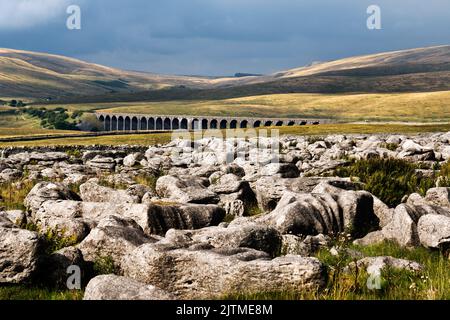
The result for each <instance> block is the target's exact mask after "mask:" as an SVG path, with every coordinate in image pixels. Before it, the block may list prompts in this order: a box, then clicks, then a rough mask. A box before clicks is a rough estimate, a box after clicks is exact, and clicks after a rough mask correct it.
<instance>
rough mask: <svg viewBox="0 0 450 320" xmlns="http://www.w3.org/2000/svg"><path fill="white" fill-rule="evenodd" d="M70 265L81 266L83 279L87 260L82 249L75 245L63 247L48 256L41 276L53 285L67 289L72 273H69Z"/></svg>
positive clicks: (41, 269) (42, 267)
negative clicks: (84, 258)
mask: <svg viewBox="0 0 450 320" xmlns="http://www.w3.org/2000/svg"><path fill="white" fill-rule="evenodd" d="M70 266H77V267H79V268H80V271H81V273H82V274H81V276H82V279H81V280H83V275H84V270H85V261H84V260H83V255H82V253H81V251H80V250H79V249H77V248H75V247H66V248H63V249H61V250H58V251H56V252H54V253H52V254H51V255H50V256H49V257H47V258H46V259H45V261H44V263H43V265H42V266H41V267H40V277H41V279H43V280H44V281H45V282H46V283H47V284H49V285H51V286H52V287H58V288H64V289H67V280H68V278H69V277H70V275H71V273H68V268H69V267H70ZM69 271H70V270H69Z"/></svg>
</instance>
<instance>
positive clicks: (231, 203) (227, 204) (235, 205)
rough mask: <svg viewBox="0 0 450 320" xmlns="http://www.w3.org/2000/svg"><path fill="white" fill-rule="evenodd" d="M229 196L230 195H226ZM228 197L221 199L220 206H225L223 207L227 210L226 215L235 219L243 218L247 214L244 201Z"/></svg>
mask: <svg viewBox="0 0 450 320" xmlns="http://www.w3.org/2000/svg"><path fill="white" fill-rule="evenodd" d="M226 196H228V195H226ZM227 198H228V197H222V196H221V197H220V202H219V205H221V204H223V205H222V207H223V209H224V210H225V214H226V215H230V216H234V217H242V216H243V215H244V213H245V205H244V202H243V201H242V200H239V199H235V198H234V197H233V199H227Z"/></svg>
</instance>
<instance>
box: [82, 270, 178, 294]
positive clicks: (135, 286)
mask: <svg viewBox="0 0 450 320" xmlns="http://www.w3.org/2000/svg"><path fill="white" fill-rule="evenodd" d="M175 299H176V298H175V296H174V295H172V294H170V293H168V292H167V291H164V290H161V289H159V288H157V287H155V286H152V285H147V284H143V283H140V282H138V281H136V280H133V279H130V278H127V277H120V276H116V275H112V274H111V275H101V276H97V277H95V278H93V279H92V280H91V281H89V283H88V285H87V287H86V289H85V291H84V297H83V300H175Z"/></svg>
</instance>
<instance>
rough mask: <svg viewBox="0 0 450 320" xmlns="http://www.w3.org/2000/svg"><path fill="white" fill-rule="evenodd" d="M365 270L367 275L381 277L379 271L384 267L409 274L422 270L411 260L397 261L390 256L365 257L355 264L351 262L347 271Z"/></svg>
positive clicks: (419, 265) (418, 264) (421, 267)
mask: <svg viewBox="0 0 450 320" xmlns="http://www.w3.org/2000/svg"><path fill="white" fill-rule="evenodd" d="M355 267H358V268H359V269H365V270H366V271H367V273H368V274H373V275H381V271H382V270H383V269H385V268H386V267H389V268H393V269H399V270H407V271H410V272H420V271H422V270H423V266H422V265H421V264H420V263H417V262H415V261H411V260H405V259H397V258H393V257H390V256H383V257H366V258H363V259H360V260H358V261H357V262H356V263H355V262H352V263H350V265H349V266H348V269H354V268H355Z"/></svg>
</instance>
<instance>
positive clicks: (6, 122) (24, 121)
mask: <svg viewBox="0 0 450 320" xmlns="http://www.w3.org/2000/svg"><path fill="white" fill-rule="evenodd" d="M12 111H13V110H12V108H9V107H2V106H0V138H6V137H16V136H34V135H48V134H52V135H53V134H67V133H72V134H73V133H74V132H73V131H59V130H49V129H43V128H41V127H40V124H39V122H40V121H39V120H38V119H34V118H32V117H30V116H26V115H23V114H12Z"/></svg>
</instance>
